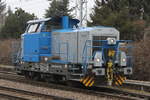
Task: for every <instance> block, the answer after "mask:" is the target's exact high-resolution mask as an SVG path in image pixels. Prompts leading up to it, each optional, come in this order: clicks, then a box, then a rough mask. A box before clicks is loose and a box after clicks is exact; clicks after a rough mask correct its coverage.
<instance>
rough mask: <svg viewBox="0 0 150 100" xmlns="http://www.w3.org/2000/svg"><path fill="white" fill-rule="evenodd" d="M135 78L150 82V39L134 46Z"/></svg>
mask: <svg viewBox="0 0 150 100" xmlns="http://www.w3.org/2000/svg"><path fill="white" fill-rule="evenodd" d="M134 47H135V48H134V55H133V56H134V58H135V59H134V75H133V76H134V78H135V79H138V80H145V81H150V38H149V39H146V40H143V41H140V42H139V43H135V44H134Z"/></svg>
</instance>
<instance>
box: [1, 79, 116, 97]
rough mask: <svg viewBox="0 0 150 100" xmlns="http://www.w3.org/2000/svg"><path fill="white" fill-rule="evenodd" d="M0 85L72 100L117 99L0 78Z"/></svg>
mask: <svg viewBox="0 0 150 100" xmlns="http://www.w3.org/2000/svg"><path fill="white" fill-rule="evenodd" d="M0 86H5V87H12V88H16V89H23V90H26V91H31V92H38V93H43V94H48V95H53V96H59V97H65V98H70V99H74V100H117V99H116V98H107V97H100V96H93V95H88V94H84V93H80V92H73V91H65V90H61V89H52V88H46V87H37V86H33V85H29V84H24V83H19V82H12V81H8V80H3V79H0Z"/></svg>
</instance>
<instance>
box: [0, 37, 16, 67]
mask: <svg viewBox="0 0 150 100" xmlns="http://www.w3.org/2000/svg"><path fill="white" fill-rule="evenodd" d="M13 41H16V40H14V39H8V40H0V64H11V52H12V42H13Z"/></svg>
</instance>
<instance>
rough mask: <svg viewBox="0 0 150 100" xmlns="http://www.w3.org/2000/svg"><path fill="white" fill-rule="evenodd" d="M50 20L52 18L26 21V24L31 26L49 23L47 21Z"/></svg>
mask: <svg viewBox="0 0 150 100" xmlns="http://www.w3.org/2000/svg"><path fill="white" fill-rule="evenodd" d="M51 19H52V18H45V19H37V20H30V21H28V22H27V23H28V24H32V23H39V22H46V21H49V20H51Z"/></svg>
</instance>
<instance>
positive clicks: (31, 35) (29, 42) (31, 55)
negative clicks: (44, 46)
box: [22, 23, 41, 62]
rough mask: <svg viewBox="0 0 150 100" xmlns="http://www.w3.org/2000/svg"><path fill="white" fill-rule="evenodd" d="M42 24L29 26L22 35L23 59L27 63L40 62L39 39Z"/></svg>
mask: <svg viewBox="0 0 150 100" xmlns="http://www.w3.org/2000/svg"><path fill="white" fill-rule="evenodd" d="M40 25H41V23H32V24H29V25H28V28H27V30H26V33H25V34H23V35H22V50H23V52H22V59H23V61H26V62H39V60H40V58H39V53H40V52H39V37H40Z"/></svg>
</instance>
